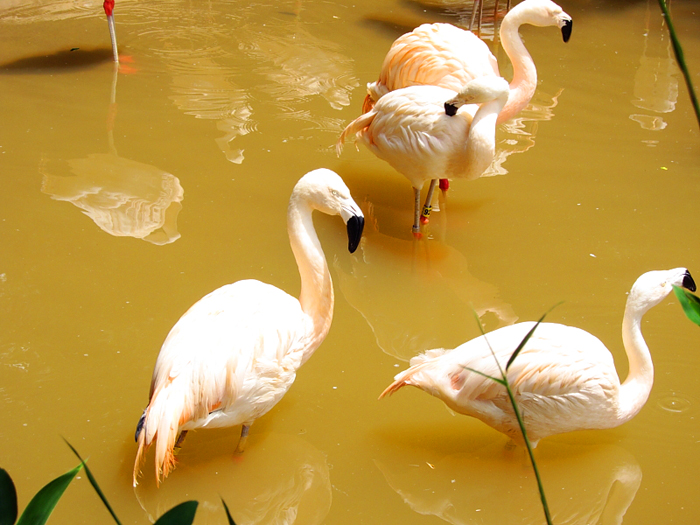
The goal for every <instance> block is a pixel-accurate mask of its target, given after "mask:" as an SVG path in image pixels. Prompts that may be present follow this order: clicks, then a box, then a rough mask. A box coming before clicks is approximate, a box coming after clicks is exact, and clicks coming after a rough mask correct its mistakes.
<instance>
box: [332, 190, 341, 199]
mask: <svg viewBox="0 0 700 525" xmlns="http://www.w3.org/2000/svg"><path fill="white" fill-rule="evenodd" d="M331 195H333V197H337V198H340V193H338V192H337V191H336V190H331Z"/></svg>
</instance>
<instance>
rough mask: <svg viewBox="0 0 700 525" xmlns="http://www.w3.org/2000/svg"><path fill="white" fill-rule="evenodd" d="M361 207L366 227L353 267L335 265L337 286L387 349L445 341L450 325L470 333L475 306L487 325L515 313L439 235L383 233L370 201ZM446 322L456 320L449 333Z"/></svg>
mask: <svg viewBox="0 0 700 525" xmlns="http://www.w3.org/2000/svg"><path fill="white" fill-rule="evenodd" d="M363 208H368V210H367V211H365V230H364V232H363V239H362V243H361V244H360V247H359V249H358V251H357V253H356V255H355V256H354V257H353V258H352V268H351V269H350V270H345V269H343V268H342V267H340V265H338V264H336V265H335V266H336V270H337V272H338V285H339V287H340V290H341V291H342V293H343V295H344V296H345V298H346V299H347V301H348V302H349V303H350V304H351V305H352V306H353V307H354V308H355V309H356V310H357V311H358V312H360V313H361V314H362V316H363V317H364V319H365V321H367V324H369V326H370V328H371V329H372V332H373V333H374V335H375V337H376V340H377V345H379V347H380V348H381V349H382V350H383V351H384V352H385V353H387V354H389V355H391V356H393V357H396V358H398V359H401V360H403V361H408V360H409V359H410V358H411V357H413V356H415V355H416V354H418V353H420V352H423V351H424V350H425V349H426V348H437V347H441V346H444V347H445V348H448V347H450V345H451V344H452V343H453V342H456V340H455V341H453V340H452V338H454V334H455V333H460V334H462V336H463V337H464V338H465V339H467V338H471V337H475V336H477V335H479V332H478V325H477V323H476V321H475V319H474V312H476V315H478V316H479V318H480V319H481V320H482V323H483V324H484V325H486V326H487V330H489V331H490V330H493V329H496V328H500V327H502V326H506V325H510V324H513V323H514V322H515V321H517V319H518V317H517V316H516V315H515V312H514V311H513V308H512V307H511V305H509V304H508V303H506V302H505V301H503V300H502V299H501V298H500V296H499V292H498V289H497V288H496V286H494V285H493V284H490V283H487V282H483V281H481V280H479V279H478V278H477V277H474V276H473V275H472V274H471V273H470V272H469V265H468V263H467V260H466V258H465V257H464V255H462V254H461V253H460V252H459V251H457V250H456V249H454V248H453V247H451V246H449V245H448V244H446V243H444V242H441V241H440V240H438V239H423V240H420V241H416V240H413V239H407V240H404V239H399V238H395V237H391V236H389V235H385V234H382V233H380V231H379V229H378V227H377V221H376V219H375V218H374V214H373V209H372V206H371V205H367V206H363ZM443 215H444V214H443ZM436 219H437V217H436ZM431 222H433V220H432V219H431ZM445 325H449V326H452V327H462V328H461V329H459V328H458V329H457V330H451V331H450V336H451V339H450V340H449V341H448V340H446V339H445V337H444V336H443V330H441V327H443V326H445ZM460 342H462V341H460ZM457 344H459V342H457Z"/></svg>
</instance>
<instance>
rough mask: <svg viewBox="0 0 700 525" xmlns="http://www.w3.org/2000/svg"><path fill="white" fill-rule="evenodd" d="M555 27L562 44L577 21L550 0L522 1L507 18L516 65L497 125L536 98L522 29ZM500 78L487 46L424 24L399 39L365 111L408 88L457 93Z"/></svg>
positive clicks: (505, 33)
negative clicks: (435, 88) (391, 93)
mask: <svg viewBox="0 0 700 525" xmlns="http://www.w3.org/2000/svg"><path fill="white" fill-rule="evenodd" d="M523 24H531V25H534V26H538V27H546V26H557V27H558V28H559V29H561V32H562V36H563V38H564V42H568V41H569V38H570V37H571V30H572V27H573V25H572V24H573V21H572V19H571V17H570V16H569V15H568V14H566V13H565V12H564V11H563V10H562V8H561V7H559V6H558V5H557V4H555V3H554V2H552V1H551V0H524V1H523V2H521V3H519V4H518V5H516V6H515V7H513V8H512V9H511V10H510V11H509V12H508V13H507V14H506V16H505V17H504V18H503V22H502V23H501V28H500V38H501V44H502V45H503V50H504V51H505V53H506V55H507V56H508V58H509V60H510V61H511V63H512V64H513V80H512V81H511V82H510V93H509V95H508V101H507V102H506V105H505V106H504V107H503V109H502V110H501V113H500V115H499V116H498V121H497V122H498V123H499V124H500V123H502V122H506V121H507V120H510V119H511V118H513V117H514V116H515V115H516V114H518V113H519V112H520V111H521V110H522V109H523V108H524V107H525V106H527V104H528V102H530V99H531V98H532V96H533V95H534V94H535V88H536V87H537V69H536V67H535V62H534V61H533V60H532V57H531V56H530V53H529V52H528V51H527V48H526V47H525V44H523V41H522V38H521V37H520V34H519V32H518V31H519V29H520V26H521V25H523ZM489 75H490V76H500V73H499V72H498V62H497V60H496V57H495V56H493V54H492V53H491V51H490V50H489V48H488V46H487V45H486V44H485V43H484V42H483V41H482V40H481V39H479V37H477V36H476V35H475V34H474V33H472V32H471V31H465V30H463V29H460V28H458V27H455V26H453V25H452V24H423V25H421V26H419V27H417V28H416V29H414V30H413V31H411V32H409V33H406V34H404V35H402V36H400V37H399V38H398V39H396V41H394V43H393V44H392V45H391V48H390V49H389V52H388V53H387V55H386V57H385V58H384V63H383V64H382V69H381V72H380V74H379V80H377V81H376V82H373V83H371V84H368V85H367V96H366V97H365V100H364V103H363V107H362V111H363V113H365V112H367V111H369V109H371V107H372V106H373V105H374V104H375V103H376V101H377V100H379V98H380V97H381V96H382V95H385V94H386V93H388V92H389V91H393V90H395V89H400V88H404V87H409V86H419V85H430V86H441V87H444V88H447V89H451V90H453V91H459V90H460V89H461V88H462V87H463V86H464V85H466V84H467V83H468V82H469V81H470V80H473V79H475V78H477V77H480V76H489Z"/></svg>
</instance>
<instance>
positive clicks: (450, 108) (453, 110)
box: [445, 102, 458, 117]
mask: <svg viewBox="0 0 700 525" xmlns="http://www.w3.org/2000/svg"><path fill="white" fill-rule="evenodd" d="M457 109H458V108H457V106H455V105H454V104H450V103H449V102H445V114H446V115H447V116H448V117H454V116H455V115H456V114H457Z"/></svg>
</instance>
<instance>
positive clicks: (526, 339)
mask: <svg viewBox="0 0 700 525" xmlns="http://www.w3.org/2000/svg"><path fill="white" fill-rule="evenodd" d="M561 303H562V302H561V301H560V302H558V303H557V304H555V305H554V306H552V307H551V308H550V309H549V310H547V311H546V312H545V313H543V314H542V317H540V318H539V320H538V321H537V322H536V323H535V326H533V327H532V330H530V331H529V332H528V333H527V335H526V336H525V337H524V338H523V340H522V341H520V344H519V345H518V348H516V349H515V352H513V354H512V355H511V356H510V359H508V363H507V364H506V372H507V371H508V369H509V368H510V365H512V364H513V361H515V358H516V357H518V354H519V353H520V351H521V350H522V349H523V347H524V346H525V345H526V344H527V342H528V341H529V340H530V337H532V334H533V333H534V331H535V329H537V327H538V326H540V323H541V322H542V321H544V318H545V317H547V314H548V313H549V312H551V311H552V310H554V309H555V308H556V307H557V306H559V305H560V304H561Z"/></svg>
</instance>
